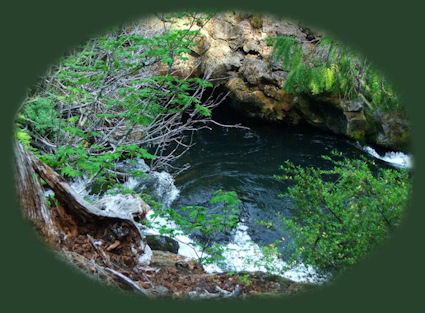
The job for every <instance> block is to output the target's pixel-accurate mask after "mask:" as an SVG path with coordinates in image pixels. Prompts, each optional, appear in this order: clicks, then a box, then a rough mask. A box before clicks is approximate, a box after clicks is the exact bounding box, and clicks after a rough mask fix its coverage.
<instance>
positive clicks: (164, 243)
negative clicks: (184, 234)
mask: <svg viewBox="0 0 425 313" xmlns="http://www.w3.org/2000/svg"><path fill="white" fill-rule="evenodd" d="M146 242H147V243H148V245H149V247H151V249H152V250H160V251H169V252H172V253H177V252H178V251H179V243H178V242H177V241H176V240H174V239H172V238H169V237H166V236H160V235H146Z"/></svg>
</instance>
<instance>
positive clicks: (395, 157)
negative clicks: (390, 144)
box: [361, 146, 413, 168]
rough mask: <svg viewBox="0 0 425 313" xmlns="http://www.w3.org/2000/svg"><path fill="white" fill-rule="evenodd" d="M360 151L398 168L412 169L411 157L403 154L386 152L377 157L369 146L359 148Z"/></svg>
mask: <svg viewBox="0 0 425 313" xmlns="http://www.w3.org/2000/svg"><path fill="white" fill-rule="evenodd" d="M361 149H362V150H363V151H365V152H367V153H368V154H369V155H371V156H373V157H374V158H377V159H380V160H382V161H385V162H388V163H390V164H391V165H393V166H395V167H398V168H412V167H413V157H412V156H411V155H409V154H405V153H403V152H393V151H391V152H387V153H385V154H384V155H383V156H381V155H379V154H378V153H377V152H376V151H375V149H373V148H372V147H369V146H365V147H361Z"/></svg>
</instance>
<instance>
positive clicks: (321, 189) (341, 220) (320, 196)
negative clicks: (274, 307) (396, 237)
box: [276, 152, 411, 273]
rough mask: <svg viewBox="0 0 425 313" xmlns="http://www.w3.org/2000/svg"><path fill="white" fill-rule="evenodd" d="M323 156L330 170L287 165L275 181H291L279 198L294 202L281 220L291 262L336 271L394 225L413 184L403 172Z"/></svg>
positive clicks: (379, 239) (379, 238)
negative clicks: (289, 214)
mask: <svg viewBox="0 0 425 313" xmlns="http://www.w3.org/2000/svg"><path fill="white" fill-rule="evenodd" d="M324 158H325V159H326V160H329V161H330V162H332V163H333V164H334V167H333V168H332V169H331V170H322V169H318V168H312V167H307V168H303V167H300V166H296V165H294V164H293V163H291V162H289V161H287V162H285V166H281V169H282V170H283V172H284V174H283V175H278V176H276V178H277V179H279V180H290V181H293V182H294V185H293V186H292V187H289V188H288V191H287V193H286V194H284V195H281V197H284V196H285V197H290V198H292V199H293V200H294V201H295V207H294V209H293V216H292V217H291V218H283V217H282V220H283V221H284V222H285V224H286V226H287V229H288V231H289V232H290V233H291V235H292V237H293V240H294V242H293V244H292V245H289V248H290V249H293V251H294V252H293V253H292V257H291V260H290V261H291V262H292V263H293V264H298V263H301V262H304V263H306V264H311V265H313V266H314V267H315V268H316V269H317V270H318V271H319V272H321V273H329V272H331V273H332V272H333V273H335V272H340V271H343V270H345V269H346V268H348V267H349V266H351V265H352V264H354V263H356V262H358V261H359V260H360V259H362V258H363V257H364V256H366V255H367V254H368V253H370V252H371V251H372V250H373V248H375V247H376V245H377V244H379V243H381V242H382V241H383V240H384V239H385V238H387V237H388V235H389V232H390V231H391V230H393V229H394V228H395V227H397V226H398V224H399V222H400V218H401V216H402V213H403V210H404V209H405V208H406V206H407V202H408V196H409V193H410V188H411V186H410V181H409V174H408V171H407V170H397V169H379V170H376V169H374V168H373V163H371V162H369V161H366V160H349V159H346V158H344V159H342V158H341V154H338V153H336V152H334V153H333V154H332V157H328V156H324ZM338 158H339V159H338Z"/></svg>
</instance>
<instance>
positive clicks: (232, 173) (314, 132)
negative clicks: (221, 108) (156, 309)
mask: <svg viewBox="0 0 425 313" xmlns="http://www.w3.org/2000/svg"><path fill="white" fill-rule="evenodd" d="M216 118H217V119H219V121H220V122H222V123H228V124H230V123H235V122H238V120H237V119H235V117H234V115H232V113H231V112H220V115H219V116H218V117H216ZM245 125H246V126H249V127H250V128H251V130H245V129H237V128H222V127H219V126H217V127H213V130H202V131H199V132H198V133H197V134H196V135H195V138H194V141H195V143H196V144H195V145H194V146H193V147H192V148H191V149H190V150H189V151H188V152H187V153H186V154H185V155H184V156H183V157H182V158H181V159H179V161H178V164H177V165H183V164H185V163H189V164H190V168H189V169H188V170H186V171H185V172H183V173H182V174H180V175H179V176H177V177H176V179H175V185H176V186H177V188H178V189H179V190H180V195H179V197H178V198H177V199H176V200H175V201H174V203H173V205H172V206H173V207H174V208H179V207H181V206H185V205H204V206H207V205H208V201H209V199H210V197H211V195H212V193H213V192H214V191H215V190H218V189H223V190H226V191H230V190H233V191H236V192H237V194H238V196H239V198H240V199H241V200H242V204H241V206H240V208H241V215H240V219H241V221H242V222H243V223H244V224H245V225H247V226H248V234H249V235H250V237H251V238H252V239H253V240H254V241H255V242H256V243H257V244H259V245H260V246H262V245H265V244H269V243H271V242H273V241H275V240H276V239H280V238H281V237H282V236H284V237H285V238H288V237H287V234H286V232H285V230H284V226H283V224H282V223H281V222H280V221H279V219H278V218H277V216H276V212H280V213H281V214H282V215H283V216H285V217H289V216H290V215H291V209H292V202H291V200H290V199H288V198H286V199H281V198H279V197H278V195H279V194H281V193H283V192H285V190H286V189H287V187H288V183H287V182H282V181H278V180H276V179H275V178H273V175H275V174H280V171H279V166H280V165H281V164H283V162H284V161H285V160H291V161H292V162H294V163H295V164H299V165H303V166H314V167H329V166H330V165H331V164H330V163H329V162H328V161H326V160H323V159H322V158H321V155H327V154H329V153H330V152H331V151H332V150H337V151H340V152H342V153H343V154H344V155H345V156H347V157H349V158H357V157H359V156H360V155H366V154H365V153H364V152H363V151H361V150H359V149H357V148H356V147H355V145H354V144H353V143H352V142H350V141H349V140H347V139H346V138H344V137H340V136H335V135H333V134H330V133H326V132H323V131H320V130H318V129H316V128H312V127H308V126H302V127H284V126H283V125H264V124H258V123H253V122H252V121H251V122H249V121H248V123H247V121H245ZM366 156H367V155H366ZM257 220H265V221H271V222H273V224H274V225H273V226H272V227H266V226H263V225H260V224H258V222H256V221H257ZM230 239H231V238H230V234H221V235H220V237H218V238H217V241H226V240H230Z"/></svg>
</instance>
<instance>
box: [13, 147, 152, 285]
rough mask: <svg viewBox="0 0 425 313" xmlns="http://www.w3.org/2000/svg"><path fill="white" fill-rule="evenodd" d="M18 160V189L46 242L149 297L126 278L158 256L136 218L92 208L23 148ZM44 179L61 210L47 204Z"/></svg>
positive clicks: (91, 269) (25, 210)
mask: <svg viewBox="0 0 425 313" xmlns="http://www.w3.org/2000/svg"><path fill="white" fill-rule="evenodd" d="M15 157H16V164H15V166H16V187H17V191H18V197H19V200H20V203H21V206H22V209H23V213H24V216H25V217H26V219H28V220H29V221H30V222H31V223H32V224H33V225H34V226H35V228H36V230H38V231H39V233H40V234H41V235H42V237H44V238H45V239H46V240H47V242H48V243H49V244H50V245H52V246H53V247H54V248H56V249H57V250H59V251H62V252H63V253H62V255H63V256H65V257H66V258H68V259H71V260H72V261H75V260H76V259H78V260H79V262H78V263H80V264H79V266H80V267H81V268H83V269H85V270H87V271H89V272H92V273H94V272H95V270H94V269H95V268H96V269H97V272H98V274H99V272H100V271H99V269H102V270H101V274H102V275H101V276H103V277H101V278H103V279H106V280H110V281H111V280H112V281H114V282H115V283H116V284H118V285H122V284H123V283H124V284H125V285H127V286H128V287H130V288H131V289H132V290H134V291H137V292H139V293H144V292H143V290H141V289H140V288H138V286H137V284H136V283H135V282H133V281H132V280H131V279H130V278H128V277H127V276H126V275H124V274H123V273H126V274H128V273H134V271H136V272H137V271H138V269H139V268H141V267H142V266H145V265H146V264H149V262H150V257H151V255H152V252H151V250H150V248H149V246H148V245H147V244H146V243H145V241H144V236H143V235H142V233H141V232H140V230H139V229H138V227H137V226H136V225H135V223H134V221H133V220H132V218H130V217H128V216H125V215H123V216H120V214H119V212H117V213H116V214H115V215H114V214H112V215H111V212H104V211H102V210H101V209H99V208H98V207H96V206H95V205H91V204H89V203H88V202H86V201H85V200H84V199H82V197H80V196H79V195H78V194H77V193H76V192H75V191H74V190H73V189H72V188H71V187H70V186H69V184H68V183H67V182H66V180H65V179H64V178H63V177H62V176H61V175H59V174H58V173H56V172H55V171H54V170H53V169H52V168H50V167H49V166H47V165H46V164H44V163H43V162H41V161H40V160H39V159H38V158H37V157H36V156H35V155H34V154H33V153H32V152H30V151H28V150H26V149H25V148H24V147H23V146H22V145H21V144H20V143H19V142H16V143H15ZM41 179H43V180H44V181H45V182H46V183H47V185H48V187H49V188H50V189H51V190H52V191H53V192H54V195H55V198H56V199H57V202H56V204H54V205H51V206H49V205H48V204H47V201H46V198H45V194H44V187H43V185H42V183H41ZM112 213H114V212H112ZM78 255H79V257H78ZM69 256H72V258H70V257H69ZM82 260H87V262H85V263H86V264H81V263H84V262H83V261H82ZM74 263H75V262H74ZM94 264H96V267H94ZM105 276H106V277H105Z"/></svg>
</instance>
